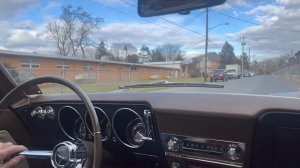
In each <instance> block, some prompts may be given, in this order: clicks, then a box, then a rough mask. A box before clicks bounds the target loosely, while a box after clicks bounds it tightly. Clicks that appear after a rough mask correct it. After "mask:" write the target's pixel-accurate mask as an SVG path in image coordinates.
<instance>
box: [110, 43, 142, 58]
mask: <svg viewBox="0 0 300 168" xmlns="http://www.w3.org/2000/svg"><path fill="white" fill-rule="evenodd" d="M110 48H111V53H112V55H113V57H115V58H117V59H118V60H121V61H124V60H126V57H127V56H128V55H132V54H136V53H137V48H136V47H135V46H134V45H132V44H131V43H112V45H111V47H110Z"/></svg>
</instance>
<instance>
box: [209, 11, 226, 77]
mask: <svg viewBox="0 0 300 168" xmlns="http://www.w3.org/2000/svg"><path fill="white" fill-rule="evenodd" d="M221 25H229V23H228V22H226V23H221V24H218V25H216V26H214V27H211V28H208V8H206V35H205V36H206V39H205V65H204V68H205V70H204V71H205V74H204V81H205V82H206V81H207V77H208V73H207V50H208V30H213V29H215V28H217V27H219V26H221Z"/></svg>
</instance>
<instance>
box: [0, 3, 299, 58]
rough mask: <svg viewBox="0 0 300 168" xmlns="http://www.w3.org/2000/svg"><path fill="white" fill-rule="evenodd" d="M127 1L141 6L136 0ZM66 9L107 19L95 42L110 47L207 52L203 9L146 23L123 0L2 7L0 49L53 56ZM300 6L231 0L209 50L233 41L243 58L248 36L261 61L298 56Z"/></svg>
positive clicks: (219, 10) (215, 13)
mask: <svg viewBox="0 0 300 168" xmlns="http://www.w3.org/2000/svg"><path fill="white" fill-rule="evenodd" d="M125 1H126V2H128V3H130V4H133V5H136V4H137V2H136V1H135V0H125ZM66 5H72V6H73V7H78V6H80V7H82V8H83V9H84V10H85V11H87V12H89V13H91V14H92V15H93V16H94V17H101V18H104V22H103V23H101V25H100V29H99V30H97V31H95V32H93V36H92V38H94V39H95V40H96V41H99V40H104V41H105V42H106V43H107V45H108V47H109V45H110V44H111V43H116V42H130V43H132V44H134V45H135V46H136V47H137V48H140V46H141V45H143V44H146V45H148V46H149V47H150V48H154V47H156V46H157V45H162V44H166V43H171V44H176V45H181V47H182V49H183V50H185V51H186V52H187V55H188V56H189V57H192V56H194V55H199V54H202V53H203V52H204V50H203V49H204V36H202V35H199V34H196V33H194V32H198V33H200V34H205V11H204V10H203V9H200V10H195V11H192V13H191V14H190V15H179V14H171V15H165V16H161V17H150V18H141V17H139V16H138V14H137V10H136V8H135V7H132V6H130V5H128V4H126V3H125V2H123V1H122V0H61V1H58V0H57V1H46V0H25V1H24V2H20V1H19V0H11V1H8V2H0V26H2V27H4V28H7V30H2V32H0V39H1V40H0V49H7V50H18V51H26V52H40V53H54V52H55V47H54V45H53V41H51V40H50V39H49V37H48V36H47V35H49V34H48V32H47V29H46V25H47V23H48V22H49V21H51V20H57V19H59V15H60V13H61V11H62V7H63V6H66ZM1 6H2V7H1ZM299 7H300V2H299V1H298V0H227V2H226V4H224V5H222V6H218V7H214V8H211V9H210V13H209V18H210V19H209V27H214V26H216V25H219V24H222V23H226V22H228V23H229V25H227V26H225V25H222V26H219V27H217V28H215V29H213V30H210V32H209V39H210V41H211V42H210V43H209V45H210V46H209V51H215V52H220V50H221V47H222V45H223V43H224V42H225V41H228V42H229V43H231V44H232V45H233V46H234V48H235V52H236V55H240V53H241V45H240V37H242V36H246V37H247V38H246V42H247V46H246V48H249V47H250V48H251V50H252V53H253V55H255V57H256V59H263V58H269V57H274V56H280V55H285V54H288V53H290V52H291V51H295V52H296V51H298V50H300V45H299V44H300V35H299V34H300V33H297V31H299V32H300V28H299V27H297V26H295V25H298V24H299V20H300V19H299V18H300V10H299ZM1 8H2V9H1ZM10 8H11V9H10ZM224 14H225V15H229V16H231V17H228V16H225V15H224ZM232 17H234V18H235V19H234V18H232ZM295 18H298V19H295ZM165 19H167V20H169V21H171V22H172V23H175V24H177V25H175V24H172V23H170V22H168V21H166V20H165ZM238 19H242V20H244V21H247V22H251V23H254V24H249V23H246V22H243V21H240V20H238ZM178 25H181V26H184V27H185V28H186V29H189V30H192V31H194V32H191V31H188V30H186V29H182V28H180V27H179V26H178ZM297 46H299V48H297Z"/></svg>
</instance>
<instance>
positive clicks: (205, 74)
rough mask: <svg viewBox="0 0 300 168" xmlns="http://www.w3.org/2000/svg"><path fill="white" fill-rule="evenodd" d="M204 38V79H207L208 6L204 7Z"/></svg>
mask: <svg viewBox="0 0 300 168" xmlns="http://www.w3.org/2000/svg"><path fill="white" fill-rule="evenodd" d="M205 36H206V39H205V65H204V68H205V70H204V81H205V82H206V81H207V77H208V73H207V50H208V8H206V35H205Z"/></svg>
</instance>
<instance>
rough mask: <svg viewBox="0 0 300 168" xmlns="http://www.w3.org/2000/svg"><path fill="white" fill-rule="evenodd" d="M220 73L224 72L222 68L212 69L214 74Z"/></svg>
mask: <svg viewBox="0 0 300 168" xmlns="http://www.w3.org/2000/svg"><path fill="white" fill-rule="evenodd" d="M220 73H224V70H223V69H217V70H214V74H220Z"/></svg>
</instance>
